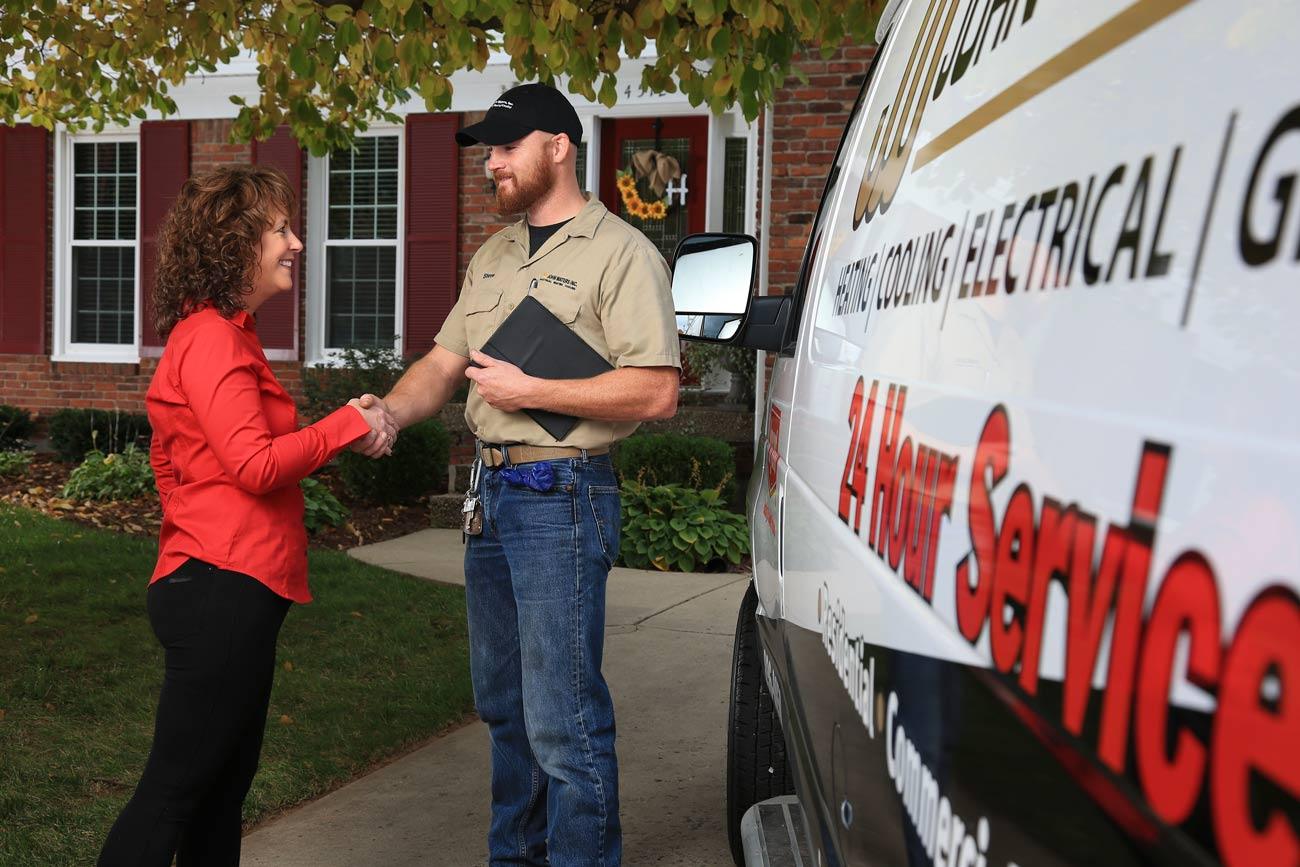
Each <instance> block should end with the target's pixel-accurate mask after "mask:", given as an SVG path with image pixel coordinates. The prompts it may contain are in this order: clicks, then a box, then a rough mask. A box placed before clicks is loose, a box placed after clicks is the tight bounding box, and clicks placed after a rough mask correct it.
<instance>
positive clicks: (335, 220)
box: [329, 208, 352, 238]
mask: <svg viewBox="0 0 1300 867" xmlns="http://www.w3.org/2000/svg"><path fill="white" fill-rule="evenodd" d="M351 234H352V210H351V209H350V208H330V225H329V236H330V237H331V238H348V237H350V236H351Z"/></svg>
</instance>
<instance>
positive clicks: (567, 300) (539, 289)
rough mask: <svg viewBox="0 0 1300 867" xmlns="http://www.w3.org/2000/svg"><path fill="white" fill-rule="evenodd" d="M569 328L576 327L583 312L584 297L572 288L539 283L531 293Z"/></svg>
mask: <svg viewBox="0 0 1300 867" xmlns="http://www.w3.org/2000/svg"><path fill="white" fill-rule="evenodd" d="M529 294H530V295H532V296H533V297H534V298H536V299H537V300H538V301H540V302H541V303H542V306H543V307H545V308H546V309H547V310H549V311H551V313H552V314H553V315H554V316H555V318H556V319H558V320H560V321H561V322H563V323H564V324H565V325H567V326H569V328H573V327H575V325H576V324H577V321H578V314H580V313H581V312H582V297H581V296H580V295H578V293H577V292H575V291H574V290H572V289H563V288H561V287H559V286H548V285H546V284H544V283H543V284H539V285H538V286H536V287H534V288H533V290H532V291H531V292H530V293H529Z"/></svg>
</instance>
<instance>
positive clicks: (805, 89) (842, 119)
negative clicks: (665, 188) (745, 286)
mask: <svg viewBox="0 0 1300 867" xmlns="http://www.w3.org/2000/svg"><path fill="white" fill-rule="evenodd" d="M874 56H875V47H874V46H852V47H843V48H840V49H839V50H838V51H836V52H835V54H833V55H831V57H830V58H829V59H826V60H823V59H822V56H821V53H820V52H819V51H815V50H813V51H806V52H803V53H802V54H801V55H799V56H798V57H797V59H796V66H797V67H798V68H799V69H801V70H802V71H803V72H804V73H805V74H806V75H807V76H808V81H807V83H800V82H799V81H797V80H794V79H790V80H788V81H787V82H786V85H785V86H784V87H782V88H781V89H780V90H778V91H777V92H776V99H775V101H774V103H773V107H772V110H771V117H772V133H773V134H772V205H771V211H772V213H771V218H772V219H771V225H772V244H771V252H770V255H769V260H768V291H769V292H770V293H771V294H773V295H783V294H786V293H787V292H789V291H790V290H792V289H793V288H794V285H795V282H796V281H797V280H798V279H799V265H800V263H801V262H802V261H803V251H804V246H805V245H806V244H807V243H808V235H809V233H810V232H811V231H812V221H813V219H814V218H815V217H816V216H817V207H818V205H820V204H821V196H822V192H823V189H824V187H825V186H826V176H827V173H829V171H830V167H831V163H832V162H833V161H834V160H835V149H836V148H837V147H838V146H839V143H840V136H841V134H842V133H843V131H844V124H845V123H846V122H847V121H848V119H849V113H850V112H851V111H852V110H853V104H854V102H856V101H857V98H858V91H859V90H860V89H861V87H862V82H863V80H864V78H865V77H866V72H867V68H868V66H869V64H870V61H871V58H872V57H874ZM759 153H760V154H761V153H762V149H761V144H760V150H759ZM759 173H760V178H761V174H762V166H761V164H760V167H759ZM759 182H760V183H762V181H761V179H760V181H759Z"/></svg>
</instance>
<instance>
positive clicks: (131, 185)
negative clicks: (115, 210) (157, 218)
mask: <svg viewBox="0 0 1300 867" xmlns="http://www.w3.org/2000/svg"><path fill="white" fill-rule="evenodd" d="M117 206H118V207H119V208H130V209H132V210H134V209H135V175H129V176H123V177H121V178H118V181H117Z"/></svg>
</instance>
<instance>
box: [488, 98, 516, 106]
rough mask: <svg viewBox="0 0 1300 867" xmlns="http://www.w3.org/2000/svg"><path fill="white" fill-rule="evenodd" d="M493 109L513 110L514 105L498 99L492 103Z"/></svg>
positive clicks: (506, 100) (508, 101)
mask: <svg viewBox="0 0 1300 867" xmlns="http://www.w3.org/2000/svg"><path fill="white" fill-rule="evenodd" d="M492 107H493V108H514V107H515V104H514V103H513V102H511V101H510V100H508V99H498V100H497V101H496V102H494V103H492Z"/></svg>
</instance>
